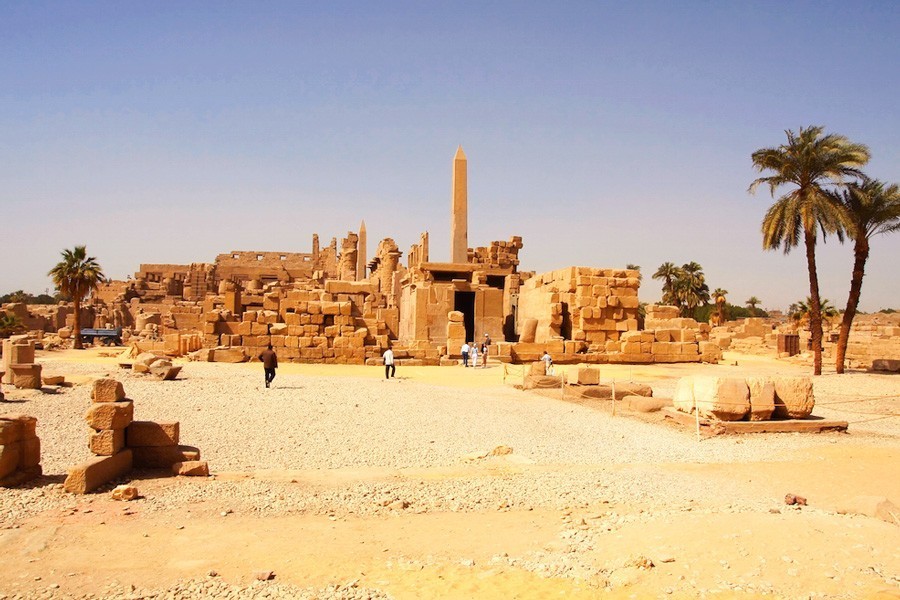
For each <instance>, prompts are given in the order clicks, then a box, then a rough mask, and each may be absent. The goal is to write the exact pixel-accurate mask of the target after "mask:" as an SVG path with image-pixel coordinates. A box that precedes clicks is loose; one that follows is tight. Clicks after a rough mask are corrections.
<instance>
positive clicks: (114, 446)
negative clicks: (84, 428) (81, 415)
mask: <svg viewBox="0 0 900 600" xmlns="http://www.w3.org/2000/svg"><path fill="white" fill-rule="evenodd" d="M88 447H89V448H90V449H91V452H93V453H94V454H96V455H97V456H112V455H113V454H115V453H116V452H118V451H119V450H121V449H122V448H124V447H125V430H124V429H104V430H103V431H95V432H93V433H91V434H90V437H89V438H88Z"/></svg>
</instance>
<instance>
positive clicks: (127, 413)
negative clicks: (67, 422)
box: [84, 400, 134, 431]
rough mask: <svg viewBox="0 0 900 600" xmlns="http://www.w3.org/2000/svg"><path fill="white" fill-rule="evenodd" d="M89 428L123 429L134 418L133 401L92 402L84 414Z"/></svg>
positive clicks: (98, 429)
mask: <svg viewBox="0 0 900 600" xmlns="http://www.w3.org/2000/svg"><path fill="white" fill-rule="evenodd" d="M84 418H85V420H86V421H87V423H88V425H89V426H90V427H91V429H95V430H97V431H100V430H103V429H125V428H126V427H128V425H129V424H130V423H131V421H132V420H133V419H134V402H132V401H131V400H127V401H125V402H101V403H98V404H93V405H91V407H90V408H89V409H88V411H87V413H86V414H85V415H84Z"/></svg>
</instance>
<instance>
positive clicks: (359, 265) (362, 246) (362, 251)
mask: <svg viewBox="0 0 900 600" xmlns="http://www.w3.org/2000/svg"><path fill="white" fill-rule="evenodd" d="M367 262H368V259H367V258H366V222H365V221H362V222H360V224H359V242H358V243H357V250H356V280H357V281H362V280H364V279H365V278H366V277H367V274H366V263H367Z"/></svg>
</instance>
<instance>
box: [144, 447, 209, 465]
mask: <svg viewBox="0 0 900 600" xmlns="http://www.w3.org/2000/svg"><path fill="white" fill-rule="evenodd" d="M129 450H131V452H133V453H134V466H135V468H138V469H162V468H166V469H169V468H171V467H172V465H174V464H175V463H179V462H188V461H192V460H200V450H199V449H198V448H194V447H193V446H138V447H132V448H129Z"/></svg>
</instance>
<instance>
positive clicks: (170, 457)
mask: <svg viewBox="0 0 900 600" xmlns="http://www.w3.org/2000/svg"><path fill="white" fill-rule="evenodd" d="M91 400H92V403H91V407H90V408H89V409H88V412H87V414H85V420H86V421H87V424H88V426H89V427H90V428H91V430H92V431H91V433H90V435H89V437H88V447H89V448H90V450H91V452H92V453H93V454H94V455H95V457H94V458H91V459H89V460H88V461H86V462H84V463H82V464H80V465H77V466H75V467H72V468H70V469H69V474H68V477H67V478H66V481H65V484H64V488H65V490H66V491H68V492H72V493H76V494H85V493H88V492H91V491H93V490H95V489H97V488H98V487H100V486H102V485H104V484H106V483H108V482H110V481H112V480H114V479H117V478H119V477H123V476H125V475H126V474H127V473H128V472H130V471H131V469H132V468H147V469H155V468H172V466H173V465H175V464H176V463H181V462H185V461H198V460H200V451H199V450H198V449H197V448H194V447H192V446H181V445H179V423H178V422H167V423H157V422H153V421H135V420H134V402H132V401H131V400H129V399H127V398H126V397H125V390H124V388H123V386H122V383H121V382H119V381H116V380H115V379H109V378H103V379H98V380H96V381H94V385H93V388H92V390H91Z"/></svg>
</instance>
